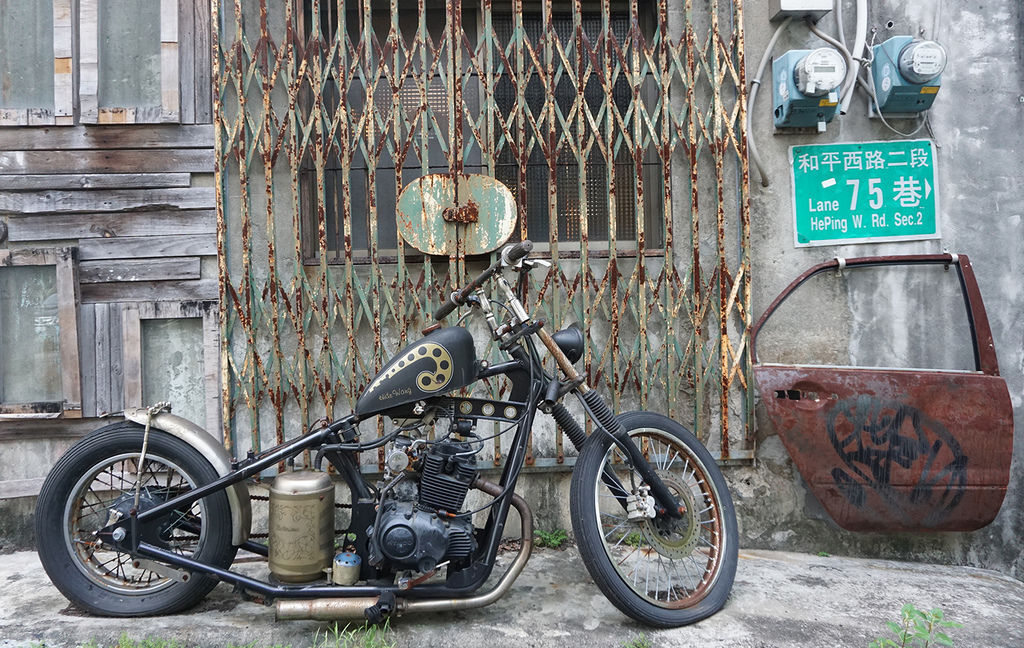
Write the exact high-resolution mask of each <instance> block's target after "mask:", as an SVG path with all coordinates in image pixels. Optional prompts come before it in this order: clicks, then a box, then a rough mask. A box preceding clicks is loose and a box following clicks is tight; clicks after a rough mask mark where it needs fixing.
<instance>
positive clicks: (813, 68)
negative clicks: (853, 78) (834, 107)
mask: <svg viewBox="0 0 1024 648" xmlns="http://www.w3.org/2000/svg"><path fill="white" fill-rule="evenodd" d="M793 76H794V79H795V81H796V87H797V89H798V90H799V91H800V92H801V93H803V94H805V95H807V96H808V97H821V96H824V95H827V94H828V93H829V92H831V91H833V90H835V89H836V88H838V87H839V86H841V85H842V84H843V79H845V78H846V61H845V60H843V56H842V54H840V53H839V52H838V51H836V50H834V49H832V48H831V47H822V48H819V49H816V50H814V51H813V52H811V53H810V54H808V55H807V56H805V57H803V58H802V59H801V60H800V62H799V63H797V64H796V70H795V73H794V75H793Z"/></svg>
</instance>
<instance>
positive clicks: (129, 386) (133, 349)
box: [121, 304, 142, 407]
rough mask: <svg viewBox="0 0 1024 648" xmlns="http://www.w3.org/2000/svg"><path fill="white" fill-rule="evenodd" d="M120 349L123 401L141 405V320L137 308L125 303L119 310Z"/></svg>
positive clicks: (132, 404)
mask: <svg viewBox="0 0 1024 648" xmlns="http://www.w3.org/2000/svg"><path fill="white" fill-rule="evenodd" d="M121 349H122V352H123V356H124V403H125V405H126V406H127V407H141V406H142V322H141V321H140V320H139V309H138V308H136V307H134V306H132V305H130V304H126V305H125V306H124V308H123V309H122V310H121Z"/></svg>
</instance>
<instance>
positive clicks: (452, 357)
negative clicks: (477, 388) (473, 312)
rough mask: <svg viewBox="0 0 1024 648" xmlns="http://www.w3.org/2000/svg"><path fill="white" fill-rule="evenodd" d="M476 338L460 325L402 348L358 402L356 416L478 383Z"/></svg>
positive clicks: (438, 331)
mask: <svg viewBox="0 0 1024 648" xmlns="http://www.w3.org/2000/svg"><path fill="white" fill-rule="evenodd" d="M476 374H477V366H476V349H474V347H473V336H472V335H470V334H469V331H467V330H466V329H464V328H462V327H461V326H450V327H447V328H442V329H438V330H436V331H434V332H433V333H431V334H430V335H428V336H427V337H425V338H421V339H419V340H417V341H416V342H413V343H412V344H410V345H409V346H407V347H406V348H404V349H402V350H401V351H399V352H398V354H397V355H395V357H394V358H392V359H391V361H390V362H388V363H387V364H386V365H384V367H383V368H382V369H381V370H380V373H379V374H377V376H376V377H375V378H374V379H373V382H371V383H370V386H369V387H367V388H366V391H364V392H363V395H362V396H360V397H359V400H358V401H356V411H355V413H356V416H358V417H359V418H366V417H368V416H373V415H374V414H379V413H380V412H383V411H384V410H388V409H391V408H393V407H397V406H399V405H405V404H408V403H414V402H416V401H418V400H422V399H424V398H429V397H431V396H439V395H441V394H445V393H448V392H450V391H454V390H456V389H459V388H460V387H465V386H466V385H468V384H470V383H471V382H473V381H474V380H476Z"/></svg>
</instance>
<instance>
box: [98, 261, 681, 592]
mask: <svg viewBox="0 0 1024 648" xmlns="http://www.w3.org/2000/svg"><path fill="white" fill-rule="evenodd" d="M525 243H529V242H525ZM520 245H522V244H520ZM528 251H529V250H528V249H526V250H525V251H524V252H523V253H522V255H521V256H520V257H519V258H522V256H525V254H526V252H528ZM505 265H509V263H508V259H505V260H504V261H502V260H499V261H498V262H496V263H495V264H494V265H492V266H491V267H490V268H488V269H487V270H485V271H484V273H483V274H481V275H480V276H479V277H477V278H476V279H475V280H474V281H473V282H471V284H470V285H469V286H467V288H466V289H464V290H463V291H462V292H461V294H460V293H453V294H452V296H451V298H450V299H449V300H448V302H446V303H445V305H443V306H442V307H441V308H440V309H439V310H438V312H437V313H436V314H435V318H436V319H438V320H441V319H443V318H444V317H445V316H446V315H447V314H448V313H450V312H451V311H452V310H454V308H455V306H457V305H460V304H462V303H468V302H470V301H473V300H472V299H471V297H470V295H471V291H475V290H478V289H480V288H481V286H482V284H483V282H484V281H486V280H487V279H489V278H490V277H492V276H494V275H495V274H498V280H499V285H502V286H503V287H504V288H505V290H506V292H508V293H509V294H513V293H512V291H511V288H510V287H509V285H508V284H507V282H505V280H504V279H503V278H501V276H500V272H499V271H500V270H501V269H502V268H503V267H505ZM528 270H529V267H528V266H526V267H521V268H519V271H520V272H523V273H525V272H528ZM516 302H517V304H519V306H520V308H521V302H519V301H518V296H516ZM475 305H477V306H481V304H480V303H479V302H477V303H476V304H475ZM483 310H484V313H485V315H487V317H488V323H489V325H490V327H491V329H492V332H493V333H495V336H496V337H497V336H498V334H499V332H500V331H498V330H496V328H497V327H495V326H494V321H493V317H492V316H491V314H490V312H489V308H488V307H487V306H486V305H483ZM519 319H520V321H519V322H518V323H516V324H514V325H512V326H511V327H509V328H508V329H507V330H505V331H504V333H501V336H502V337H503V339H504V343H503V345H502V346H503V348H504V349H505V350H506V351H507V352H508V354H509V355H510V356H511V358H512V359H511V360H509V361H507V362H502V363H499V364H495V365H492V366H488V365H486V364H484V363H481V364H480V369H479V371H478V372H477V380H481V379H483V378H488V377H493V376H501V375H504V376H506V377H507V378H508V379H509V381H510V383H511V387H512V388H511V393H510V401H481V400H480V399H464V398H458V397H453V396H439V397H433V398H430V399H425V404H426V405H427V406H428V407H429V406H431V405H443V403H445V402H447V401H452V402H454V401H465V400H472V401H476V402H481V403H482V402H491V403H492V404H494V405H495V412H496V413H497V412H503V411H504V406H508V405H512V406H514V407H516V408H517V413H518V414H519V417H518V419H508V418H504V417H500V416H483V415H482V414H480V413H479V412H478V411H477V410H476V408H474V412H473V413H471V414H468V415H456V416H457V417H458V418H459V419H465V420H469V421H472V422H474V423H475V421H476V420H480V419H489V420H499V421H505V422H508V423H513V422H515V423H516V432H515V435H514V437H513V439H512V442H511V444H510V447H509V449H508V453H507V455H506V459H505V463H504V467H503V469H502V473H501V478H500V480H499V482H498V486H499V487H500V488H501V494H500V495H498V496H497V497H495V500H494V501H493V502H492V503H491V504H490V509H489V514H488V519H487V522H486V525H485V526H484V527H483V529H482V533H480V535H479V537H480V538H481V539H482V541H481V542H479V543H478V546H477V549H476V551H475V553H474V554H473V555H472V556H471V558H470V559H469V560H468V561H465V563H466V564H465V566H464V567H462V568H461V569H457V570H452V569H451V568H450V569H449V572H448V576H447V579H446V581H445V582H444V583H427V584H421V585H417V586H415V587H406V588H403V587H402V586H400V585H398V584H381V585H374V584H367V585H323V584H312V585H293V584H275V583H271V582H268V581H261V580H257V579H254V578H250V577H248V576H245V575H243V574H240V573H237V572H234V571H231V570H230V569H224V568H221V567H218V566H216V565H210V564H206V563H203V562H200V561H197V560H193V559H191V558H188V557H185V556H182V555H179V554H176V553H174V552H171V551H167V550H164V549H162V548H160V547H158V546H155V545H153V544H150V543H148V542H145V541H144V540H143V539H142V538H143V536H144V535H147V533H145V532H146V530H147V526H149V525H154V524H158V523H159V522H160V521H161V520H163V519H164V518H166V516H167V515H168V514H170V513H172V512H173V511H175V510H177V509H180V508H182V507H187V506H190V505H191V504H193V503H194V502H196V501H198V500H200V499H202V498H203V497H206V496H207V495H210V494H212V493H214V492H217V491H219V490H222V489H225V488H228V487H230V486H232V485H234V484H237V483H239V482H242V481H244V480H246V479H249V478H250V477H253V476H254V475H257V474H259V473H261V472H262V471H263V470H264V469H267V468H270V467H272V466H274V465H276V464H278V463H280V462H282V461H287V460H289V459H291V458H293V457H295V456H297V455H299V454H300V453H302V452H304V451H306V450H310V451H313V450H316V451H317V463H318V464H319V461H320V458H321V457H325V458H327V460H328V461H330V463H331V464H332V465H333V466H334V468H335V469H336V470H337V471H338V472H339V474H341V475H342V477H343V478H344V479H345V481H346V483H347V484H348V486H349V487H350V488H353V489H356V491H355V492H354V493H353V499H354V500H355V501H357V502H358V501H360V500H371V506H372V495H371V493H370V490H369V488H368V487H367V483H366V481H365V479H364V478H363V476H362V473H361V472H360V470H359V464H358V461H357V459H356V457H357V455H358V453H359V452H362V451H365V450H370V449H373V448H376V447H379V446H381V445H384V444H385V443H387V442H389V441H390V440H391V438H393V437H389V436H388V435H386V436H384V437H382V438H381V439H377V440H374V441H371V442H367V443H362V444H361V443H359V442H358V433H357V431H356V425H357V424H358V423H359V422H360V420H361V419H360V418H359V417H358V416H357V415H356V414H350V415H348V416H345V417H343V418H340V419H338V420H336V421H333V422H331V423H329V424H327V425H325V426H324V427H322V428H319V429H316V430H312V431H310V432H308V433H307V434H305V435H303V436H301V437H298V438H296V439H294V440H291V441H288V442H285V443H283V444H281V445H278V446H276V447H274V448H271V449H269V450H267V451H265V452H263V453H260V454H259V455H250V456H249V457H247V458H245V459H243V460H240V461H236V462H235V463H234V468H235V470H234V471H233V472H232V473H230V474H228V475H225V476H223V477H221V478H219V479H216V480H214V481H212V482H210V483H208V484H205V485H203V486H200V487H198V488H195V489H193V490H190V491H188V492H186V493H183V494H182V495H179V496H177V497H174V498H173V499H170V500H167V501H166V502H163V503H161V504H159V505H157V506H155V507H153V508H149V509H146V510H143V511H135V510H133V511H132V512H131V515H129V516H128V517H127V518H124V519H121V520H118V521H116V522H114V523H113V524H110V525H108V526H106V527H104V528H103V529H102V530H100V531H99V533H98V534H97V536H98V539H100V540H102V541H103V542H104V543H105V544H109V545H111V546H113V547H115V548H117V549H118V550H120V551H124V552H127V553H129V554H131V555H133V556H138V557H143V558H148V559H153V560H157V561H159V562H162V563H166V564H169V565H173V566H175V567H178V568H181V569H185V570H190V571H194V572H198V573H203V574H208V575H210V576H213V577H215V578H217V579H219V580H221V581H224V582H226V583H230V584H232V585H235V586H238V587H241V588H243V589H245V590H247V591H250V592H252V593H254V594H256V595H259V596H261V597H263V598H265V599H267V600H272V599H279V598H280V599H287V598H293V599H313V598H347V597H360V596H394V595H400V596H401V597H402V598H407V599H429V598H458V597H464V596H467V595H469V594H471V593H473V592H474V591H476V590H477V589H479V588H480V587H481V586H482V585H483V584H484V583H485V581H486V580H487V579H488V577H489V576H490V574H491V572H492V570H493V567H494V564H495V558H496V556H497V553H498V549H499V545H500V543H501V539H502V533H503V531H504V528H505V522H506V520H507V517H508V511H509V508H510V506H511V503H512V495H513V494H514V492H515V487H516V482H517V480H518V478H519V475H520V473H521V472H522V468H523V465H524V463H525V460H526V454H527V446H528V441H529V438H530V433H531V430H532V427H533V423H534V418H535V415H536V412H537V410H538V409H545V410H546V411H550V410H551V408H552V406H554V407H555V408H561V411H559V412H557V413H556V415H555V418H556V420H557V421H558V422H559V424H560V425H562V427H563V429H564V428H566V427H568V428H570V429H568V430H566V431H567V432H568V436H569V437H570V440H571V441H572V442H573V444H574V445H575V446H576V447H577V448H578V449H581V450H582V445H583V442H584V441H586V439H587V437H586V436H585V434H584V433H583V431H582V428H581V427H580V426H579V424H578V423H577V422H576V421H574V420H567V419H566V417H568V416H569V415H568V412H567V410H565V408H564V405H561V403H559V402H558V400H560V398H561V397H562V396H564V395H565V394H567V393H569V392H571V391H573V390H576V389H579V388H580V387H581V384H582V381H581V379H580V378H579V377H578V376H577V375H575V372H574V371H572V370H571V364H572V363H571V362H570V361H569V360H568V359H567V358H566V356H565V354H564V353H562V354H556V355H555V359H556V361H558V364H559V366H560V368H561V370H562V373H563V374H564V375H565V380H561V379H559V377H558V376H557V374H556V375H555V376H550V375H548V374H547V373H545V371H544V366H543V364H542V362H541V359H540V355H539V354H538V350H537V345H536V343H535V341H534V334H535V333H541V332H542V331H543V321H542V320H539V321H533V320H531V319H530V318H528V317H525V318H523V317H520V318H519ZM543 333H544V334H546V331H544V332H543ZM547 336H548V340H549V341H550V342H549V343H546V346H547V348H548V349H549V350H551V351H552V352H555V351H557V348H556V347H555V344H556V343H555V342H554V341H553V340H551V336H550V334H547ZM541 339H542V340H543V337H541ZM559 355H561V357H560V358H559V357H558V356H559ZM566 363H568V365H569V366H568V367H567V366H566ZM588 393H589V394H594V395H595V396H596V392H592V391H590V392H588ZM583 400H584V402H585V403H588V401H589V407H588V414H589V417H590V419H591V420H592V421H593V422H594V423H595V429H596V430H599V431H600V433H606V434H609V435H610V436H611V438H612V440H613V442H614V443H615V444H616V445H618V446H619V447H620V448H622V449H623V451H624V452H625V453H626V455H627V456H628V457H629V462H628V463H629V464H631V465H632V466H633V467H635V468H636V469H637V471H638V472H639V473H640V474H641V475H642V476H643V477H644V479H645V481H646V482H647V483H648V484H649V485H650V486H651V490H652V495H654V497H655V499H656V501H657V502H658V505H659V508H658V512H659V517H662V518H663V519H667V518H678V517H680V513H679V507H678V504H677V502H676V500H675V499H674V498H673V496H672V495H671V493H669V491H668V489H667V488H666V487H665V485H664V484H663V482H662V481H661V479H660V477H659V476H658V475H657V474H656V473H655V471H654V469H653V468H652V467H651V466H650V465H649V464H648V462H647V461H646V459H645V458H644V457H643V455H642V453H641V452H640V450H639V449H638V448H637V447H636V445H635V444H634V443H633V442H632V440H630V439H629V437H628V436H627V435H626V434H625V432H624V431H623V430H621V427H620V429H619V430H618V431H617V430H614V429H609V428H611V427H613V426H612V425H608V424H607V421H602V419H603V418H604V419H606V418H607V417H606V416H605V417H602V415H601V412H600V411H594V409H595V405H596V406H598V407H602V408H604V410H605V412H608V413H609V414H610V410H607V406H605V405H604V403H603V401H600V400H599V399H598V400H596V401H595V400H593V399H587V398H586V397H584V399H583ZM410 408H411V406H410V405H400V406H398V407H396V408H394V409H393V410H387V411H385V412H382V413H381V415H391V414H396V413H400V412H401V411H402V410H403V409H405V410H409V409H410ZM456 411H457V410H456ZM559 414H560V415H559ZM374 415H376V414H374ZM366 418H371V416H368V417H366ZM602 480H603V481H605V483H606V484H608V485H609V487H610V488H611V491H612V492H613V493H616V494H617V495H616V497H617V499H619V503H620V504H621V505H622V507H623V509H625V507H626V497H627V495H628V491H627V490H626V489H625V488H624V487H623V486H622V485H621V484H620V483H619V482H618V479H617V478H616V477H615V475H614V474H612V473H611V471H607V472H606V473H605V474H604V475H603V476H602ZM355 506H358V504H357V505H355ZM352 516H353V520H355V519H356V516H357V511H356V510H355V509H354V510H353V513H352ZM353 531H355V532H356V534H357V536H359V538H358V539H357V545H358V544H359V543H360V542H361V543H363V546H364V547H365V534H364V532H362V531H361V530H359V529H353ZM240 548H241V549H245V550H248V551H251V552H254V553H258V554H262V555H266V554H267V545H264V544H260V543H256V542H253V541H247V542H246V543H244V544H242V545H241V546H240Z"/></svg>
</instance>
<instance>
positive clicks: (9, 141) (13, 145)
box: [0, 124, 213, 151]
mask: <svg viewBox="0 0 1024 648" xmlns="http://www.w3.org/2000/svg"><path fill="white" fill-rule="evenodd" d="M153 148H177V149H188V148H209V149H212V148H213V126H212V125H209V124H202V125H197V126H171V125H164V124H151V125H147V126H104V127H103V128H99V127H97V126H74V127H71V128H66V127H61V128H57V127H53V126H46V127H40V128H20V129H4V130H0V150H17V151H52V150H68V149H83V150H93V149H153Z"/></svg>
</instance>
